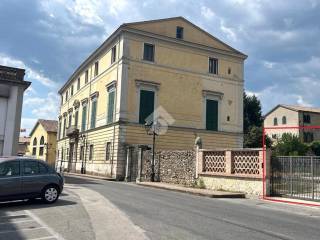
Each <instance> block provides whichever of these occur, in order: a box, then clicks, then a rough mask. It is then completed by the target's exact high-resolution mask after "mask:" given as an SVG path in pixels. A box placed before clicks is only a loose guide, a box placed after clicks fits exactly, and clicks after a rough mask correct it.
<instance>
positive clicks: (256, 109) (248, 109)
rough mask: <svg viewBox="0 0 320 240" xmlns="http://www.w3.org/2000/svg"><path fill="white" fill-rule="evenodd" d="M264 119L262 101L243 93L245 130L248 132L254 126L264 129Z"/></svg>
mask: <svg viewBox="0 0 320 240" xmlns="http://www.w3.org/2000/svg"><path fill="white" fill-rule="evenodd" d="M262 123H263V117H262V110H261V103H260V100H259V99H258V98H257V97H256V96H255V95H252V96H248V95H247V94H246V93H245V92H244V93H243V130H244V132H245V133H247V132H248V130H249V128H250V127H252V126H256V127H262Z"/></svg>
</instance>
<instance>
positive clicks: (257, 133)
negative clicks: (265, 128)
mask: <svg viewBox="0 0 320 240" xmlns="http://www.w3.org/2000/svg"><path fill="white" fill-rule="evenodd" d="M262 144H263V140H262V127H257V126H251V127H250V128H249V130H248V132H247V133H246V134H245V136H244V142H243V145H244V147H246V148H257V147H259V148H261V147H262ZM265 144H266V146H267V147H271V145H272V141H271V139H270V138H269V137H268V136H265Z"/></svg>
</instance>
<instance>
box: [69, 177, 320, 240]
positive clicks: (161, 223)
mask: <svg viewBox="0 0 320 240" xmlns="http://www.w3.org/2000/svg"><path fill="white" fill-rule="evenodd" d="M66 182H67V183H72V184H79V185H81V186H82V187H86V188H89V189H91V190H94V191H96V192H98V193H100V194H101V195H103V196H104V197H105V198H107V199H108V200H109V201H110V202H112V203H113V204H114V205H115V206H117V207H118V208H119V209H120V210H121V211H123V212H124V213H125V214H126V215H127V216H128V217H129V218H130V220H131V221H132V222H133V223H134V224H136V225H137V226H139V227H140V228H141V229H143V230H144V231H145V234H146V235H147V236H148V237H149V238H150V239H228V240H229V239H230V240H231V239H237V240H241V239H244V240H248V239H284V240H287V239H309V240H311V239H315V240H319V239H320V210H319V208H310V207H302V206H290V205H286V204H280V203H270V202H265V201H261V200H249V199H228V200H220V199H211V198H206V197H199V196H193V195H188V194H184V193H177V192H171V191H166V190H159V189H152V188H147V187H141V186H137V185H135V184H127V183H121V182H109V181H103V180H93V179H90V180H89V179H83V178H77V177H67V178H66ZM106 239H107V238H106Z"/></svg>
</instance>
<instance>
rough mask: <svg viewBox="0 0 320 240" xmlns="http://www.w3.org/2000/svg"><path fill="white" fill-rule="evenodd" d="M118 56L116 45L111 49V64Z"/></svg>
mask: <svg viewBox="0 0 320 240" xmlns="http://www.w3.org/2000/svg"><path fill="white" fill-rule="evenodd" d="M116 57H117V47H116V46H114V47H113V48H112V50H111V64H112V63H114V62H115V61H116Z"/></svg>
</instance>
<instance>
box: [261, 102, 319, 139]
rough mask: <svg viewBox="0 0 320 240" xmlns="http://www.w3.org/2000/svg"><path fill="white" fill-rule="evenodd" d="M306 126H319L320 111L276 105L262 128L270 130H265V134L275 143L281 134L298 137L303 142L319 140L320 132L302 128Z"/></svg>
mask: <svg viewBox="0 0 320 240" xmlns="http://www.w3.org/2000/svg"><path fill="white" fill-rule="evenodd" d="M308 126H320V109H317V108H310V107H303V106H293V105H278V106H276V107H275V108H273V109H272V110H271V111H269V112H268V113H267V114H266V115H265V119H264V127H265V128H271V129H266V134H267V135H268V136H269V137H270V138H271V139H273V140H275V141H276V140H277V139H279V138H280V137H281V136H282V134H283V133H291V134H294V135H296V136H299V137H300V139H301V141H304V142H312V141H313V140H320V130H319V129H308V128H303V127H308ZM272 128H273V129H272Z"/></svg>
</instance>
